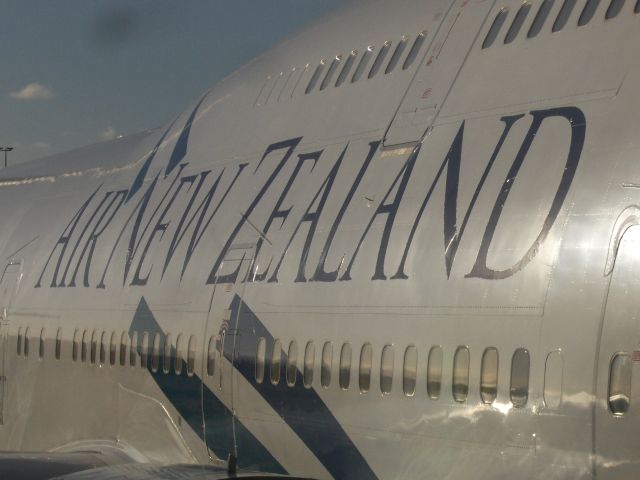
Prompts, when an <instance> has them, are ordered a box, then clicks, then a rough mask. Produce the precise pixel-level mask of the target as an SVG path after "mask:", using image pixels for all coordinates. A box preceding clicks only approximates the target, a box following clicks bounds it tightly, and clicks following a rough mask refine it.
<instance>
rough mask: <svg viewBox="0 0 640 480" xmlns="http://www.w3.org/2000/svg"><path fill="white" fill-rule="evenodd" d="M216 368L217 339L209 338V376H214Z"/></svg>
mask: <svg viewBox="0 0 640 480" xmlns="http://www.w3.org/2000/svg"><path fill="white" fill-rule="evenodd" d="M215 366H216V337H213V336H212V337H210V338H209V345H208V346H207V375H209V376H210V377H211V376H212V375H213V371H214V370H215Z"/></svg>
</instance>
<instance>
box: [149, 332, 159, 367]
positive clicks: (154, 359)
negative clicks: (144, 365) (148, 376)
mask: <svg viewBox="0 0 640 480" xmlns="http://www.w3.org/2000/svg"><path fill="white" fill-rule="evenodd" d="M159 368H160V334H159V333H156V334H155V335H154V336H153V344H152V346H151V370H152V371H153V372H157V371H158V369H159Z"/></svg>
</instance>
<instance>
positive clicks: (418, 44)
mask: <svg viewBox="0 0 640 480" xmlns="http://www.w3.org/2000/svg"><path fill="white" fill-rule="evenodd" d="M426 36H427V31H426V30H425V31H424V32H421V33H420V35H418V36H417V37H416V39H415V40H414V42H413V45H412V46H411V50H409V54H408V55H407V58H405V60H404V63H403V64H402V69H403V70H406V69H407V68H409V67H410V66H411V65H413V62H415V61H416V57H417V56H418V52H420V49H421V48H422V44H423V43H424V39H425V37H426Z"/></svg>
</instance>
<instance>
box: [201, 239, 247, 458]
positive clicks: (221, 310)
mask: <svg viewBox="0 0 640 480" xmlns="http://www.w3.org/2000/svg"><path fill="white" fill-rule="evenodd" d="M256 248H257V243H256V242H255V241H254V242H247V243H235V244H233V245H231V246H230V247H229V249H228V250H227V253H226V255H225V258H224V259H223V261H222V262H221V263H220V266H219V267H218V270H217V272H216V278H218V277H219V276H221V275H223V274H224V272H227V271H229V270H231V271H233V270H236V269H239V271H240V275H239V276H238V279H237V281H236V282H235V283H220V284H217V283H214V285H213V291H212V294H211V302H210V305H209V311H208V314H207V321H206V326H205V336H204V338H205V342H204V343H205V347H204V349H203V354H204V362H205V365H206V363H207V362H208V361H209V358H208V355H209V352H208V342H209V340H208V339H210V338H211V337H214V338H215V342H216V354H215V360H214V371H213V387H214V389H215V392H214V394H215V395H218V396H220V398H221V399H222V401H223V403H225V404H226V405H227V408H228V410H229V411H230V419H229V420H230V422H231V425H230V427H231V434H232V444H231V448H230V450H231V451H230V452H229V454H230V455H232V456H233V459H231V458H229V459H220V460H229V461H230V462H235V459H236V458H237V457H238V451H237V440H236V421H237V420H236V411H235V404H234V394H235V392H236V390H237V388H236V385H235V383H236V381H237V378H236V377H237V375H236V373H235V372H234V369H235V368H234V366H235V365H236V362H237V358H236V357H237V354H238V352H237V351H236V349H237V338H236V337H237V335H238V334H239V332H238V321H239V316H240V311H239V309H238V311H237V312H235V315H232V312H231V310H230V309H229V307H230V305H231V302H232V300H233V297H234V295H239V296H240V297H241V298H243V297H244V295H245V292H246V289H247V284H248V283H249V282H250V279H249V275H250V271H251V270H252V268H253V267H254V257H255V251H256ZM245 268H246V273H244V272H245V270H244V269H245ZM243 273H244V275H243ZM206 368H207V366H205V369H203V372H206V371H207V370H206ZM204 378H205V376H204V375H203V379H204ZM205 387H206V386H205V385H204V380H203V392H204V388H205ZM202 412H203V425H204V430H205V439H209V438H210V437H209V434H208V433H207V428H208V426H209V429H210V430H211V426H212V425H211V421H210V414H211V413H212V412H210V411H209V412H208V408H207V406H206V405H205V404H204V402H203V407H202ZM214 429H215V427H214ZM210 433H211V432H210ZM207 450H208V453H209V457H210V459H211V460H212V461H214V462H215V460H214V459H215V458H219V457H218V456H217V455H215V453H214V451H213V449H212V448H211V445H210V444H209V443H207Z"/></svg>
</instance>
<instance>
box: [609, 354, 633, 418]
mask: <svg viewBox="0 0 640 480" xmlns="http://www.w3.org/2000/svg"><path fill="white" fill-rule="evenodd" d="M607 400H608V403H609V410H610V411H611V413H612V414H613V415H615V416H616V417H621V416H622V415H624V414H625V413H627V411H628V410H629V405H630V403H631V358H629V355H628V354H626V353H616V354H615V355H614V356H613V358H612V359H611V368H610V370H609V395H608V397H607Z"/></svg>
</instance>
